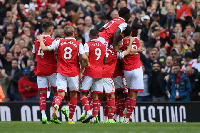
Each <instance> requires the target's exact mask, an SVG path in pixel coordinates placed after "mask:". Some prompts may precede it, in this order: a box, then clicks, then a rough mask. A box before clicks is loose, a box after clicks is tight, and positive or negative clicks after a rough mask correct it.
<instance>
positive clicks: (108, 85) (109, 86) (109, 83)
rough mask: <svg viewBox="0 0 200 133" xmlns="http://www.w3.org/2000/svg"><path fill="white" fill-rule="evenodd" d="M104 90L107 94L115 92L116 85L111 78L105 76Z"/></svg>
mask: <svg viewBox="0 0 200 133" xmlns="http://www.w3.org/2000/svg"><path fill="white" fill-rule="evenodd" d="M103 90H104V92H105V94H106V95H110V94H113V93H115V85H114V82H113V80H112V79H111V78H103Z"/></svg>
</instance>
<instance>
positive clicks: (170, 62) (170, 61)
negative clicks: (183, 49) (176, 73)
mask: <svg viewBox="0 0 200 133" xmlns="http://www.w3.org/2000/svg"><path fill="white" fill-rule="evenodd" d="M173 64H174V60H173V58H172V56H167V59H166V66H165V72H166V73H167V74H170V73H171V69H172V66H173Z"/></svg>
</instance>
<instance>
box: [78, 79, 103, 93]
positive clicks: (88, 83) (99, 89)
mask: <svg viewBox="0 0 200 133" xmlns="http://www.w3.org/2000/svg"><path fill="white" fill-rule="evenodd" d="M90 88H91V92H94V93H103V79H99V78H92V77H89V76H85V77H84V79H83V82H82V87H81V91H83V92H87V91H89V89H90Z"/></svg>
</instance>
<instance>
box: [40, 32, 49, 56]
mask: <svg viewBox="0 0 200 133" xmlns="http://www.w3.org/2000/svg"><path fill="white" fill-rule="evenodd" d="M37 38H38V41H39V42H40V46H41V49H42V51H44V52H45V51H49V50H48V48H47V46H45V44H44V41H43V36H42V35H39V36H38V37H37Z"/></svg>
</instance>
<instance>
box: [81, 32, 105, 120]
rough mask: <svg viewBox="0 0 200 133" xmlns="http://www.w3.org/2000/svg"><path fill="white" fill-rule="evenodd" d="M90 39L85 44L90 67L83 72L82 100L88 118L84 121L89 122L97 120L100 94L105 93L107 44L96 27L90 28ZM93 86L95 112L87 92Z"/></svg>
mask: <svg viewBox="0 0 200 133" xmlns="http://www.w3.org/2000/svg"><path fill="white" fill-rule="evenodd" d="M89 37H90V39H91V40H90V41H89V42H87V43H86V44H85V45H84V48H85V54H86V55H87V56H88V60H89V63H90V68H85V71H84V73H83V75H84V79H83V82H82V87H81V89H80V90H81V102H82V105H83V106H84V109H85V110H86V114H87V116H86V118H85V119H84V120H83V121H82V122H83V123H87V122H89V120H90V119H92V118H93V121H96V116H97V114H98V111H99V108H100V102H99V94H102V93H103V80H102V72H103V61H104V58H105V56H106V54H105V53H106V46H105V45H104V44H102V43H101V42H100V41H98V40H97V38H98V31H97V30H95V29H92V30H90V33H89ZM90 87H91V92H92V97H93V112H92V111H91V109H90V106H89V101H88V98H87V92H88V91H89V89H90Z"/></svg>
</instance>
